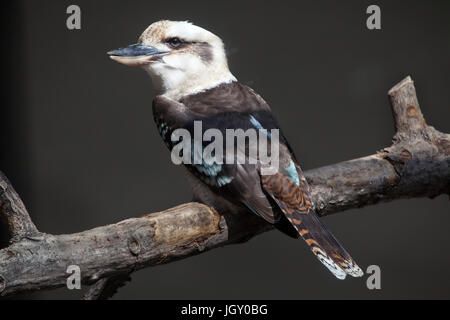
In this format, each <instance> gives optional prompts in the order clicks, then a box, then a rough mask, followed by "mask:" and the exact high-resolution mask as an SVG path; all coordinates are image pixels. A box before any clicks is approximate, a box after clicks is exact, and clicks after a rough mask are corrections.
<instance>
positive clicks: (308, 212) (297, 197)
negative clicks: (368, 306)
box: [108, 20, 363, 279]
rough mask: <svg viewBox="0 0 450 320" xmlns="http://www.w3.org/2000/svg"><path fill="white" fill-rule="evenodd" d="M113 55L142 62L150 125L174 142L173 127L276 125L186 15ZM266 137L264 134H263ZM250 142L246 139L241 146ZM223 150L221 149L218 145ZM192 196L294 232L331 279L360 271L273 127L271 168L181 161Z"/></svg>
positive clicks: (214, 42)
mask: <svg viewBox="0 0 450 320" xmlns="http://www.w3.org/2000/svg"><path fill="white" fill-rule="evenodd" d="M108 55H109V56H110V57H111V59H113V60H114V61H117V62H119V63H122V64H124V65H127V66H138V67H142V68H143V69H144V70H146V71H147V72H148V74H149V75H150V76H151V78H152V81H153V84H154V86H155V88H156V90H157V91H158V95H157V96H156V97H155V98H154V100H153V113H154V118H155V121H156V124H157V126H158V130H159V132H160V134H161V136H162V138H163V140H164V141H165V143H166V144H167V146H168V147H169V149H172V148H173V147H174V142H173V141H172V133H173V132H174V131H175V130H176V129H180V128H183V129H186V130H189V131H193V123H194V122H195V121H201V122H202V128H203V129H202V130H207V129H209V128H216V129H218V130H220V131H222V132H224V131H225V130H226V129H239V128H240V129H243V130H248V129H249V128H254V129H266V130H272V129H279V126H278V124H277V120H276V119H275V116H274V115H273V113H272V111H271V109H270V107H269V105H268V104H267V103H266V102H265V101H264V100H263V99H262V98H261V97H260V96H259V95H258V94H257V93H255V92H254V91H253V90H252V89H251V88H249V87H247V86H245V85H243V84H241V83H239V82H238V81H237V80H236V78H235V77H234V76H233V74H231V72H230V70H229V68H228V63H227V58H226V54H225V50H224V44H223V42H222V40H221V39H220V38H219V37H218V36H216V35H214V34H213V33H211V32H209V31H207V30H205V29H203V28H200V27H198V26H195V25H193V24H191V23H189V22H186V21H167V20H164V21H158V22H155V23H153V24H152V25H150V26H149V27H148V28H147V29H146V30H145V31H144V33H143V34H142V35H141V36H140V38H139V41H138V43H137V44H133V45H130V46H127V47H124V48H121V49H117V50H113V51H110V52H108ZM267 136H268V137H269V139H270V138H271V136H270V134H268V135H267ZM249 147H250V146H246V149H248V148H249ZM223 152H224V153H225V152H227V150H223ZM184 165H185V166H186V168H187V172H188V181H189V183H190V185H191V187H192V189H193V192H194V199H196V200H197V201H200V202H203V203H205V204H207V205H209V206H212V207H215V208H218V209H219V212H220V210H230V211H233V212H235V213H238V214H251V213H253V214H256V215H258V216H259V217H261V218H262V219H264V220H266V221H267V222H268V223H271V224H273V225H275V227H277V228H278V229H279V230H281V231H283V232H284V233H286V234H288V235H289V236H292V237H294V238H299V237H302V238H303V239H304V240H305V241H306V243H307V244H308V246H309V247H310V248H311V250H312V252H313V253H314V254H315V255H316V256H317V258H318V259H319V260H320V261H321V262H322V263H323V264H324V265H325V266H326V267H327V268H328V269H329V270H330V271H331V272H332V273H333V274H334V275H335V276H336V277H337V278H339V279H344V278H345V277H346V275H347V274H349V275H351V276H354V277H359V276H362V275H363V272H362V270H361V269H360V268H359V267H358V266H357V264H356V263H355V262H354V261H353V259H352V258H351V257H350V255H349V254H348V253H347V251H346V250H345V249H344V248H343V247H342V246H341V245H340V244H339V242H338V241H337V240H336V238H335V237H334V236H333V235H332V234H331V233H330V231H328V229H327V228H326V226H325V225H324V224H323V223H322V222H321V220H320V219H319V217H318V216H317V214H316V212H315V208H314V204H313V203H312V201H311V197H310V189H309V186H308V183H307V181H306V179H305V178H304V176H303V173H302V171H301V169H300V166H299V164H298V161H297V159H296V157H295V155H294V152H293V150H292V148H291V147H290V146H289V144H288V142H287V140H286V139H285V137H284V136H283V134H282V133H281V130H279V167H278V170H277V171H276V172H274V173H272V174H270V175H263V174H261V165H260V163H259V162H257V163H256V164H255V163H244V164H242V163H214V162H213V163H211V162H210V161H209V162H205V161H203V162H201V163H194V164H192V163H186V164H184Z"/></svg>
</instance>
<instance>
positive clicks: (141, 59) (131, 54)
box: [107, 43, 168, 67]
mask: <svg viewBox="0 0 450 320" xmlns="http://www.w3.org/2000/svg"><path fill="white" fill-rule="evenodd" d="M167 53H168V52H163V51H159V50H158V49H156V48H155V47H150V46H146V45H144V44H141V43H137V44H132V45H129V46H127V47H123V48H120V49H117V50H111V51H108V52H107V54H108V55H109V57H110V58H111V59H113V60H114V61H117V62H119V63H122V64H124V65H127V66H133V67H134V66H144V65H147V64H149V63H150V62H152V61H155V60H156V59H159V58H160V57H162V56H163V55H165V54H167Z"/></svg>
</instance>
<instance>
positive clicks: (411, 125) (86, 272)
mask: <svg viewBox="0 0 450 320" xmlns="http://www.w3.org/2000/svg"><path fill="white" fill-rule="evenodd" d="M389 96H390V99H391V104H392V110H393V114H394V119H395V125H396V129H397V132H396V134H395V136H394V139H393V145H392V146H390V147H388V148H385V149H383V150H381V151H379V152H378V153H377V154H374V155H370V156H367V157H364V158H360V159H355V160H350V161H345V162H341V163H337V164H333V165H330V166H326V167H322V168H318V169H314V170H310V171H307V172H306V173H305V175H306V177H307V179H308V181H309V183H310V185H311V188H312V198H313V201H314V203H315V205H316V208H317V211H318V213H319V214H320V215H321V216H324V215H328V214H332V213H336V212H340V211H344V210H347V209H350V208H358V207H362V206H365V205H370V204H375V203H378V202H387V201H391V200H394V199H400V198H412V197H430V198H433V197H435V196H437V195H440V194H450V135H449V134H444V133H441V132H439V131H437V130H435V129H434V128H433V127H431V126H427V125H426V123H425V120H424V118H423V116H422V113H421V111H420V108H419V104H418V101H417V97H416V93H415V89H414V85H413V82H412V80H411V78H410V77H407V78H406V79H404V80H403V81H401V82H400V83H399V84H397V85H396V86H395V87H394V88H392V89H391V90H390V91H389ZM0 186H1V194H0V201H1V202H0V204H1V209H2V210H1V211H0V215H1V216H2V217H3V218H4V219H5V220H6V221H7V223H8V226H9V228H10V231H11V234H12V236H13V239H12V243H11V245H10V246H9V247H8V248H5V249H2V250H0V294H1V295H14V294H18V293H22V292H26V291H36V290H43V289H51V288H56V287H61V286H64V285H65V284H66V278H67V276H68V275H67V274H66V269H67V267H68V266H69V265H78V266H79V267H80V269H81V275H82V283H84V284H95V285H94V286H93V287H92V288H91V290H90V291H89V292H88V294H87V295H86V296H85V298H86V299H98V298H108V297H110V296H111V295H112V294H113V292H114V291H115V290H116V289H117V287H119V286H120V285H122V284H123V283H124V280H128V275H129V274H130V273H131V272H133V271H135V270H138V269H142V268H145V267H149V266H155V265H159V264H164V263H168V262H171V261H175V260H178V259H183V258H187V257H189V256H192V255H195V254H199V253H201V252H204V251H207V250H210V249H213V248H216V247H220V246H224V245H227V244H231V243H239V242H243V241H246V240H248V239H250V238H252V237H253V236H255V235H257V234H259V233H262V232H264V231H268V230H270V229H272V226H271V225H269V224H267V223H265V222H264V221H262V220H261V219H260V218H258V217H256V216H255V215H251V214H248V215H245V214H243V215H241V216H239V217H238V218H237V217H235V216H232V215H226V214H223V215H221V214H219V213H217V212H216V211H215V210H214V209H212V208H209V207H207V206H205V205H202V204H199V203H188V204H184V205H181V206H178V207H176V208H172V209H168V210H166V211H163V212H158V213H153V214H148V215H145V216H143V217H140V218H133V219H128V220H125V221H122V222H119V223H116V224H112V225H107V226H103V227H99V228H95V229H92V230H88V231H84V232H81V233H76V234H69V235H50V234H40V236H37V237H35V236H28V235H34V234H38V232H37V229H36V227H35V226H34V225H33V223H32V222H31V220H30V218H29V216H28V213H27V212H26V210H25V207H24V206H23V203H22V201H21V200H20V198H19V197H18V196H17V194H15V192H14V189H12V187H11V185H10V184H9V182H8V180H7V179H6V178H5V177H4V176H3V175H0ZM99 280H101V281H99Z"/></svg>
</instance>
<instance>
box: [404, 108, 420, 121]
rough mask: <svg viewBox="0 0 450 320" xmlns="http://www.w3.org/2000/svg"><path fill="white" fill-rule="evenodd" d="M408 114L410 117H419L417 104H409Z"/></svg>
mask: <svg viewBox="0 0 450 320" xmlns="http://www.w3.org/2000/svg"><path fill="white" fill-rule="evenodd" d="M406 115H407V116H408V117H410V118H419V110H418V109H417V108H416V107H415V106H408V109H406Z"/></svg>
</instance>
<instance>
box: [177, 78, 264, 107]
mask: <svg viewBox="0 0 450 320" xmlns="http://www.w3.org/2000/svg"><path fill="white" fill-rule="evenodd" d="M179 102H180V103H182V104H183V105H185V106H186V107H187V108H188V109H189V110H191V111H192V112H195V113H199V114H203V115H214V114H217V113H223V112H248V113H252V112H257V111H269V112H270V107H269V105H268V104H267V103H266V102H265V101H264V99H263V98H261V97H260V96H259V95H258V94H257V93H256V92H255V91H254V90H253V89H251V88H250V87H248V86H246V85H244V84H242V83H240V82H237V81H233V82H229V83H223V84H220V85H218V86H216V87H214V88H211V89H208V90H204V91H201V92H198V93H195V94H191V95H187V96H184V97H182V98H180V100H179Z"/></svg>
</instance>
